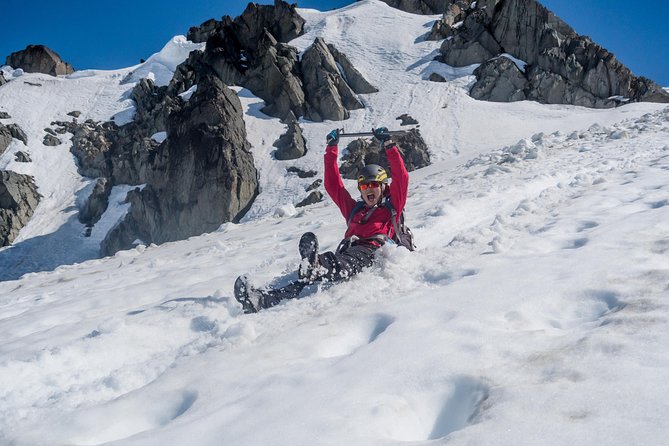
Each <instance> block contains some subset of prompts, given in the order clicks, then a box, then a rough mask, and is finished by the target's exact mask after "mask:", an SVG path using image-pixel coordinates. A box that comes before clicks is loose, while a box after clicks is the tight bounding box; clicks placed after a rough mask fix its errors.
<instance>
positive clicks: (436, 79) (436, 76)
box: [427, 73, 446, 82]
mask: <svg viewBox="0 0 669 446" xmlns="http://www.w3.org/2000/svg"><path fill="white" fill-rule="evenodd" d="M427 79H428V80H429V81H432V82H446V78H445V77H444V76H442V75H441V74H438V73H432V74H430V77H428V78H427Z"/></svg>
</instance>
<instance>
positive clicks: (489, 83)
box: [469, 56, 529, 102]
mask: <svg viewBox="0 0 669 446" xmlns="http://www.w3.org/2000/svg"><path fill="white" fill-rule="evenodd" d="M474 74H475V75H476V79H478V82H476V84H474V86H473V87H472V89H471V91H470V93H469V94H471V96H472V97H473V98H475V99H483V100H486V101H493V102H512V101H523V100H525V99H527V95H526V94H525V92H526V91H527V90H528V87H529V81H528V80H527V79H526V78H525V76H524V74H523V73H522V72H521V71H520V69H518V67H517V66H516V64H515V63H513V62H512V61H511V60H510V59H508V58H506V57H503V56H502V57H498V58H495V59H491V60H489V61H488V62H485V63H483V64H481V65H480V66H479V67H478V68H477V69H476V70H474Z"/></svg>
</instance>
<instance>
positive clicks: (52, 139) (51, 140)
mask: <svg viewBox="0 0 669 446" xmlns="http://www.w3.org/2000/svg"><path fill="white" fill-rule="evenodd" d="M42 144H44V145H45V146H52V147H53V146H59V145H60V144H61V141H60V139H58V138H57V137H56V136H53V135H50V134H46V135H44V141H42Z"/></svg>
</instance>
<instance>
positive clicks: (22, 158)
mask: <svg viewBox="0 0 669 446" xmlns="http://www.w3.org/2000/svg"><path fill="white" fill-rule="evenodd" d="M14 159H15V160H16V162H18V163H30V162H32V160H31V159H30V155H28V154H27V153H26V152H23V151H21V150H19V151H18V152H16V154H15V155H14Z"/></svg>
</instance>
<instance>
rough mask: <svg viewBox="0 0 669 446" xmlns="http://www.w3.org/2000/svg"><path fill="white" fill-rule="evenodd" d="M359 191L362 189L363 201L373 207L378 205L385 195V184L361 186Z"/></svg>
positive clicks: (370, 183) (372, 183)
mask: <svg viewBox="0 0 669 446" xmlns="http://www.w3.org/2000/svg"><path fill="white" fill-rule="evenodd" d="M358 189H360V196H361V197H362V200H363V201H364V202H365V204H366V205H367V206H369V207H372V206H374V205H375V204H376V203H378V202H379V200H380V199H381V196H382V195H383V183H380V182H378V181H371V182H369V183H363V184H359V185H358Z"/></svg>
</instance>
